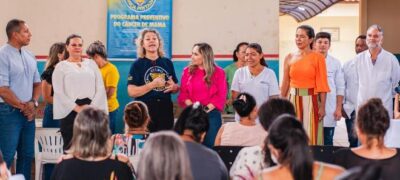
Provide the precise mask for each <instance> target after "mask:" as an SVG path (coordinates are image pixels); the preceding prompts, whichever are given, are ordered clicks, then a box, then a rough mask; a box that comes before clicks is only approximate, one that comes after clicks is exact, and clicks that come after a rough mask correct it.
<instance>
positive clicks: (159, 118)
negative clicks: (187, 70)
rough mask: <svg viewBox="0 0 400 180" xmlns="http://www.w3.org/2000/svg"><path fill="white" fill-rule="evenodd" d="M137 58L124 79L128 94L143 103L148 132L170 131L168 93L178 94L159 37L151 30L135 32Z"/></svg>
mask: <svg viewBox="0 0 400 180" xmlns="http://www.w3.org/2000/svg"><path fill="white" fill-rule="evenodd" d="M136 46H137V57H138V59H137V60H136V61H134V62H133V63H132V66H131V69H130V71H129V77H128V95H129V96H130V97H133V98H135V100H138V101H142V102H144V103H145V104H146V105H147V107H148V110H149V114H150V117H151V122H150V124H149V130H150V132H156V131H160V130H168V129H172V127H173V124H174V113H173V105H172V101H171V93H176V92H178V91H179V86H178V85H177V84H176V83H177V82H178V79H177V78H176V75H175V69H174V65H173V64H172V61H171V60H170V59H168V58H167V57H165V54H164V50H163V41H162V39H161V36H160V34H159V33H158V32H157V31H156V30H153V29H144V30H142V31H141V32H139V37H138V39H137V40H136Z"/></svg>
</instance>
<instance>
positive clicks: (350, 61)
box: [343, 58, 356, 69]
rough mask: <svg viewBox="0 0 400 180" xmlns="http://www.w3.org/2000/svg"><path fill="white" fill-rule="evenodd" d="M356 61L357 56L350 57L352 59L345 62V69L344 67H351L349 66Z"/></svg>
mask: <svg viewBox="0 0 400 180" xmlns="http://www.w3.org/2000/svg"><path fill="white" fill-rule="evenodd" d="M355 61H356V58H353V59H350V60H348V61H346V62H345V63H344V64H343V69H344V68H347V67H349V66H351V65H353V64H354V62H355Z"/></svg>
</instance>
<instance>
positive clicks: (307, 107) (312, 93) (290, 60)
mask: <svg viewBox="0 0 400 180" xmlns="http://www.w3.org/2000/svg"><path fill="white" fill-rule="evenodd" d="M314 37H315V33H314V29H313V28H312V27H311V26H308V25H301V26H299V27H297V30H296V45H297V51H296V52H294V53H290V54H288V55H287V56H286V58H285V61H284V65H283V80H282V86H281V96H282V97H287V98H288V99H289V100H290V101H291V102H292V103H293V104H294V107H295V108H296V114H297V118H298V119H299V120H300V121H301V122H302V124H303V126H304V129H305V130H306V132H307V135H308V137H309V138H310V144H311V145H323V122H322V120H323V118H324V116H325V101H326V93H328V92H329V91H330V90H329V85H328V77H327V70H326V64H325V58H324V56H323V55H322V54H320V53H318V52H314V51H313V50H312V43H313V41H314Z"/></svg>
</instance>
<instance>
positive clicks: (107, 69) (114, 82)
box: [100, 62, 119, 112]
mask: <svg viewBox="0 0 400 180" xmlns="http://www.w3.org/2000/svg"><path fill="white" fill-rule="evenodd" d="M100 72H101V76H102V77H103V82H104V87H106V88H108V87H113V88H115V91H114V93H113V94H112V95H111V97H110V98H108V99H107V101H108V111H109V112H113V111H115V110H116V109H118V107H119V103H118V100H117V88H118V81H119V72H118V69H117V68H116V67H115V66H114V65H113V64H111V63H110V62H108V63H107V64H106V65H105V66H103V67H102V68H100Z"/></svg>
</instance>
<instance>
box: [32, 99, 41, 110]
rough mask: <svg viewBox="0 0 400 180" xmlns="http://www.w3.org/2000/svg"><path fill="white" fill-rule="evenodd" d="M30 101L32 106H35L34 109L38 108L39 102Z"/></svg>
mask: <svg viewBox="0 0 400 180" xmlns="http://www.w3.org/2000/svg"><path fill="white" fill-rule="evenodd" d="M30 101H31V102H33V106H35V108H37V107H38V106H39V102H38V101H36V100H35V99H31V100H30Z"/></svg>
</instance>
